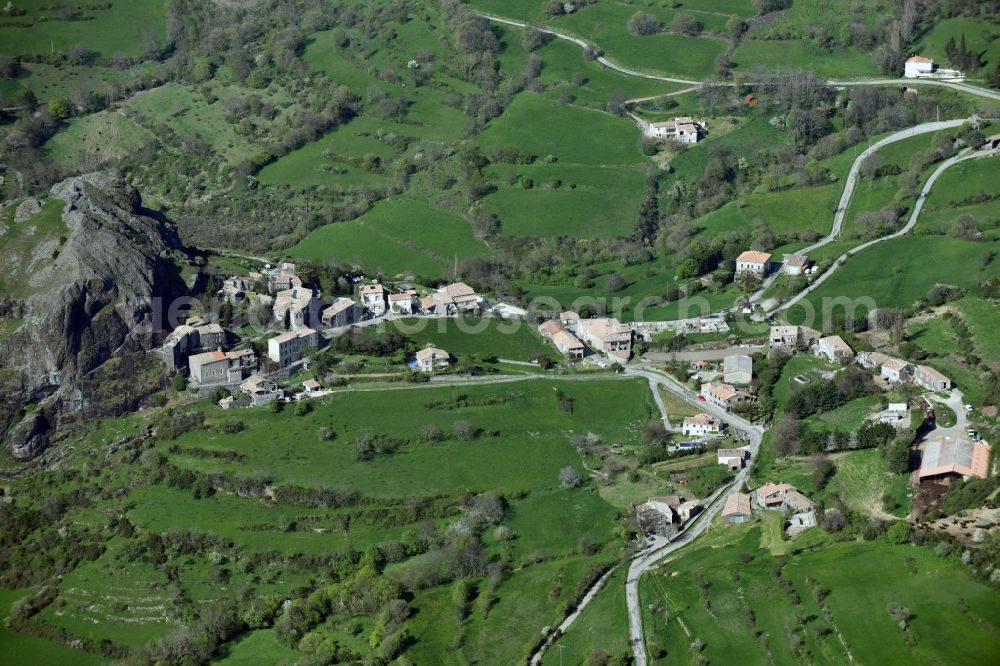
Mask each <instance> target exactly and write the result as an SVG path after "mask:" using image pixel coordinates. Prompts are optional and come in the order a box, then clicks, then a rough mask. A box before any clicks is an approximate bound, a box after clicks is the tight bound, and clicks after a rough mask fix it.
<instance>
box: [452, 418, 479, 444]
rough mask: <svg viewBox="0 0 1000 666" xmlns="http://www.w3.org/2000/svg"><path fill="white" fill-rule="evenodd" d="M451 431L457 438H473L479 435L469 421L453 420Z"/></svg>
mask: <svg viewBox="0 0 1000 666" xmlns="http://www.w3.org/2000/svg"><path fill="white" fill-rule="evenodd" d="M452 431H453V432H454V433H455V436H456V437H458V438H459V439H466V440H469V439H475V438H476V437H477V436H478V435H479V429H478V428H476V427H475V426H474V425H472V422H471V421H465V420H462V421H455V423H454V425H452Z"/></svg>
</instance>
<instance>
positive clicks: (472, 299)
mask: <svg viewBox="0 0 1000 666" xmlns="http://www.w3.org/2000/svg"><path fill="white" fill-rule="evenodd" d="M431 298H433V299H434V300H435V301H436V311H437V313H438V314H459V313H464V312H471V313H477V312H481V311H482V309H483V305H484V299H483V297H482V296H480V295H479V294H477V293H476V290H475V289H473V288H472V287H470V286H469V285H467V284H465V283H464V282H455V283H453V284H449V285H445V286H443V287H441V288H439V289H438V290H437V292H436V293H434V294H432V295H431Z"/></svg>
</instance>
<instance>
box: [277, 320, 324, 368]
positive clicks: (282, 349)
mask: <svg viewBox="0 0 1000 666" xmlns="http://www.w3.org/2000/svg"><path fill="white" fill-rule="evenodd" d="M318 346H319V334H318V333H317V332H316V331H314V330H313V329H311V328H308V327H302V328H300V329H299V330H297V331H288V332H287V333H282V334H281V335H279V336H276V337H273V338H271V339H270V340H268V341H267V357H268V358H269V359H271V360H272V361H274V362H275V363H277V364H278V365H280V366H281V367H285V366H286V365H289V364H291V363H295V362H296V361H298V360H300V359H301V358H302V357H303V356H305V355H306V354H307V353H308V351H309V350H310V349H315V348H316V347H318Z"/></svg>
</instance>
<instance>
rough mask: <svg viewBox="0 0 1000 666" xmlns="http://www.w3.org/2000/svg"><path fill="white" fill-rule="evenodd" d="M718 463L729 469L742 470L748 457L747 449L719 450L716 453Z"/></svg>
mask: <svg viewBox="0 0 1000 666" xmlns="http://www.w3.org/2000/svg"><path fill="white" fill-rule="evenodd" d="M715 455H716V462H717V464H719V465H725V466H726V467H728V468H729V469H733V470H736V469H742V468H743V463H744V462H746V459H747V457H748V454H747V450H746V449H719V450H718V451H716V454H715Z"/></svg>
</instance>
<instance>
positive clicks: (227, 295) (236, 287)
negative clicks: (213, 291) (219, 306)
mask: <svg viewBox="0 0 1000 666" xmlns="http://www.w3.org/2000/svg"><path fill="white" fill-rule="evenodd" d="M252 289H253V280H251V279H249V278H245V277H242V276H240V275H230V276H229V277H227V278H226V279H225V280H223V282H222V289H220V290H219V293H218V295H219V298H222V299H223V300H226V301H229V302H230V303H238V302H240V301H242V300H243V299H244V298H246V295H247V292H249V291H251V290H252Z"/></svg>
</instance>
